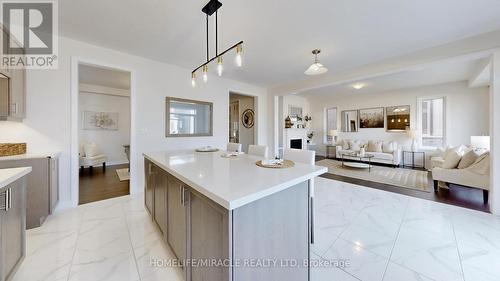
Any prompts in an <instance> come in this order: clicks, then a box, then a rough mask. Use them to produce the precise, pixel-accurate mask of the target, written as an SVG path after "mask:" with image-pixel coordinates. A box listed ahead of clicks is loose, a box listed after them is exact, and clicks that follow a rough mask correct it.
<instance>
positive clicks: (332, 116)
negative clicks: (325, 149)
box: [325, 107, 337, 142]
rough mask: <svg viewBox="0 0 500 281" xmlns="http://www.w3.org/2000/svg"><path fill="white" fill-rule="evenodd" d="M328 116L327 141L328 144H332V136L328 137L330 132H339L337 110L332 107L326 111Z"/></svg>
mask: <svg viewBox="0 0 500 281" xmlns="http://www.w3.org/2000/svg"><path fill="white" fill-rule="evenodd" d="M325 114H326V120H325V121H326V128H325V129H326V130H325V132H326V133H325V136H326V137H325V140H326V142H330V141H331V140H332V136H329V135H328V132H330V131H331V130H337V108H336V107H331V108H327V109H326V110H325Z"/></svg>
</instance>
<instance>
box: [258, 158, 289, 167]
mask: <svg viewBox="0 0 500 281" xmlns="http://www.w3.org/2000/svg"><path fill="white" fill-rule="evenodd" d="M255 165H257V166H259V167H262V168H272V169H282V168H291V167H293V166H295V163H294V162H293V161H290V160H283V163H282V164H274V165H264V164H262V160H259V161H257V162H255Z"/></svg>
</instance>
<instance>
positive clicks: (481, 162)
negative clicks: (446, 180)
mask: <svg viewBox="0 0 500 281" xmlns="http://www.w3.org/2000/svg"><path fill="white" fill-rule="evenodd" d="M467 170H469V171H471V172H474V173H477V174H480V175H489V174H490V153H489V152H485V153H483V154H481V156H479V157H478V158H477V160H476V162H474V164H472V165H470V166H469V167H468V168H467Z"/></svg>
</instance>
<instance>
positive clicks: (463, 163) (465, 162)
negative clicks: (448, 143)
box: [458, 150, 479, 169]
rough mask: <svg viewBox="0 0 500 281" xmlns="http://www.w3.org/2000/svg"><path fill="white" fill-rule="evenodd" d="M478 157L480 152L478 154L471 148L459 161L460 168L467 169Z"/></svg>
mask: <svg viewBox="0 0 500 281" xmlns="http://www.w3.org/2000/svg"><path fill="white" fill-rule="evenodd" d="M478 157H479V154H477V153H476V152H475V151H474V150H469V151H468V152H466V153H465V154H464V156H462V159H461V160H460V163H458V168H459V169H465V168H467V167H469V166H470V165H472V164H474V162H476V160H477V158H478Z"/></svg>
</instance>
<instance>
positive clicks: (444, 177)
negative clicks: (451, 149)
mask: <svg viewBox="0 0 500 281" xmlns="http://www.w3.org/2000/svg"><path fill="white" fill-rule="evenodd" d="M435 160H438V161H434V160H431V161H433V167H434V168H433V169H432V179H433V180H434V191H436V192H437V191H438V189H439V182H440V181H441V182H445V183H453V184H457V185H463V186H467V187H473V188H478V189H482V190H483V200H484V203H485V204H486V203H488V190H489V187H490V155H489V152H486V153H485V154H484V155H483V156H482V157H480V159H478V161H476V162H475V163H474V164H472V165H471V166H469V167H467V168H465V169H457V168H455V169H445V168H442V167H441V165H442V161H441V160H440V159H435ZM434 165H436V166H434Z"/></svg>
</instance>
